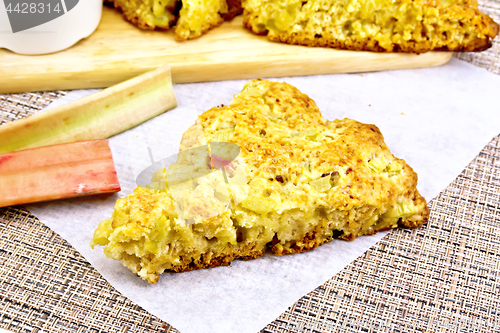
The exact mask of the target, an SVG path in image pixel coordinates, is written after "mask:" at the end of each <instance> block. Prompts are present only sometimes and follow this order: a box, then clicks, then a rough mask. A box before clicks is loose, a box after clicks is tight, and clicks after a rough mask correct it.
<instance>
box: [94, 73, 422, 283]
mask: <svg viewBox="0 0 500 333" xmlns="http://www.w3.org/2000/svg"><path fill="white" fill-rule="evenodd" d="M209 151H210V152H209ZM221 163H222V164H221ZM221 165H222V166H223V167H222V166H221ZM214 167H216V168H218V169H214ZM222 170H224V172H222ZM416 185H417V175H416V173H415V172H414V171H413V170H412V168H411V167H410V166H409V165H408V164H406V162H405V161H404V160H402V159H398V158H396V157H394V156H393V155H392V154H391V153H390V151H389V149H388V147H387V146H386V144H385V143H384V139H383V136H382V134H381V133H380V131H379V129H378V128H377V127H376V126H375V125H367V124H362V123H359V122H357V121H354V120H350V119H342V120H334V121H328V120H326V119H324V118H323V117H322V116H321V113H320V112H319V110H318V107H317V106H316V104H315V103H314V101H313V100H311V99H310V98H309V97H308V96H307V95H305V94H303V93H301V92H300V91H299V90H298V89H296V88H295V87H293V86H291V85H289V84H286V83H278V82H270V81H264V80H255V81H250V82H249V83H247V84H246V85H245V87H244V89H243V90H242V92H241V93H239V94H238V95H236V96H235V98H234V100H233V102H232V103H231V104H230V105H229V106H221V107H215V108H212V109H210V110H208V111H205V112H204V113H203V114H202V115H200V116H199V118H198V120H197V122H196V123H195V124H194V125H193V126H191V127H190V128H189V129H188V130H187V131H186V132H185V133H184V135H183V138H182V142H181V152H180V153H179V155H178V158H177V161H176V162H175V163H173V164H171V165H170V166H169V167H168V170H165V169H161V170H159V171H158V172H157V173H156V174H155V175H154V176H153V179H152V182H151V184H149V185H148V186H147V187H146V188H144V187H138V188H137V189H136V190H135V191H134V192H133V193H132V194H130V195H128V196H127V197H125V198H122V199H119V200H118V201H117V203H116V206H115V210H114V212H113V216H112V217H111V218H110V219H108V220H105V221H103V222H101V223H100V224H99V226H98V228H97V229H96V231H95V234H94V237H93V239H92V241H91V245H92V246H95V245H101V246H104V253H105V254H106V255H107V256H108V257H109V258H113V259H115V260H120V261H121V262H122V263H123V264H124V265H125V266H127V267H128V268H129V269H130V270H132V272H134V273H136V274H137V275H139V276H140V277H142V278H143V279H145V280H148V281H149V282H151V283H155V282H157V281H158V278H159V274H161V273H162V272H163V271H165V270H168V271H173V272H183V271H188V270H192V269H197V268H207V267H214V266H220V265H227V264H228V263H229V262H230V261H231V260H234V259H252V258H257V257H259V256H261V255H262V254H263V253H265V252H266V251H269V252H272V253H275V254H278V255H282V254H286V253H298V252H303V251H309V250H311V249H314V248H315V247H317V246H319V245H321V244H323V243H326V242H330V241H331V240H332V239H333V238H341V239H345V240H353V239H355V238H356V237H358V236H361V235H371V234H374V233H375V232H378V231H381V230H387V229H392V228H396V227H397V226H404V227H418V226H421V225H423V224H424V223H425V222H426V221H427V218H428V216H429V210H428V208H427V205H426V201H425V199H424V198H423V197H422V196H421V195H420V194H419V192H418V191H417V188H416Z"/></svg>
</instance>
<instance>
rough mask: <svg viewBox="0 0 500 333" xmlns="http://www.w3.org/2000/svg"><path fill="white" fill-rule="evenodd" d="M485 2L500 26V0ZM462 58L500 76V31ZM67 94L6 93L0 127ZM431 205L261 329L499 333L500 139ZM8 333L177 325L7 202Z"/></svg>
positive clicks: (0, 280) (0, 273) (3, 245)
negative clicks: (419, 221)
mask: <svg viewBox="0 0 500 333" xmlns="http://www.w3.org/2000/svg"><path fill="white" fill-rule="evenodd" d="M481 9H482V10H483V11H484V12H486V13H487V14H489V15H490V16H492V17H493V18H494V19H495V20H496V21H497V22H500V1H499V0H494V1H491V0H490V1H486V2H483V3H482V8H481ZM455 56H456V57H458V58H460V59H462V60H465V61H468V62H471V63H473V64H474V65H477V66H480V67H485V68H487V69H488V70H490V71H492V72H494V73H496V74H500V41H499V38H498V37H497V38H496V40H495V41H494V45H493V47H492V48H491V49H489V50H488V51H486V52H483V53H478V54H458V55H455ZM64 94H65V92H63V91H57V92H50V93H26V94H11V95H0V122H1V123H2V124H3V123H8V122H11V121H13V120H15V119H19V118H23V117H26V116H28V115H30V114H33V113H35V112H37V111H39V110H41V109H42V108H44V107H45V106H47V105H48V104H50V103H51V102H52V101H54V100H56V99H57V98H59V97H61V96H63V95H64ZM429 206H430V208H431V217H430V220H429V223H428V225H427V226H425V227H423V228H420V229H416V230H397V231H395V232H392V233H390V234H389V235H387V236H386V237H385V238H384V239H383V240H382V241H380V242H379V243H377V244H376V245H375V246H374V247H373V248H371V249H370V250H369V251H367V252H366V253H365V254H364V255H363V256H362V257H360V258H358V259H357V260H355V261H354V262H352V263H351V264H350V265H349V266H347V267H346V268H345V269H343V270H342V271H341V272H340V273H339V274H337V275H335V276H334V277H332V278H331V279H330V280H329V281H327V282H326V283H325V284H323V285H322V286H320V287H318V288H316V289H315V290H314V291H312V292H311V293H309V294H307V295H305V296H304V297H302V298H301V299H300V300H299V301H297V302H296V303H295V304H293V305H292V306H291V307H290V308H289V309H288V310H287V311H286V312H285V313H283V314H282V315H281V316H280V317H278V318H277V319H276V320H275V321H273V322H272V323H270V324H269V325H267V327H265V328H263V331H262V332H334V331H342V332H343V331H352V332H360V331H361V332H485V333H489V332H500V241H499V240H500V228H499V227H498V226H499V225H498V223H499V221H500V135H499V136H497V137H495V138H493V140H492V141H491V142H490V143H489V144H488V145H487V146H486V147H485V148H484V149H483V150H482V151H481V152H480V153H479V155H478V156H477V157H476V158H475V159H474V160H473V161H472V162H471V163H470V164H469V165H468V166H467V167H466V168H465V169H464V170H463V172H462V173H461V174H460V175H459V176H458V177H457V179H456V180H455V181H454V182H453V183H452V184H450V185H449V186H448V187H447V188H446V189H445V190H444V191H442V192H441V193H440V195H439V196H438V197H436V198H435V199H434V200H432V201H431V202H430V203H429ZM0 328H6V329H9V330H12V331H15V332H160V331H161V332H177V330H175V329H174V328H173V327H171V326H170V325H169V324H168V323H165V322H163V321H161V320H159V319H158V318H156V317H155V316H153V315H151V314H149V313H148V312H147V311H145V310H144V309H142V308H141V307H139V306H137V305H134V304H132V303H131V301H130V300H128V299H127V298H125V297H123V296H122V295H121V294H120V293H119V292H118V291H116V290H115V289H114V288H113V287H111V286H110V285H109V284H108V283H107V282H106V281H105V280H104V279H103V278H102V277H101V275H100V274H99V273H98V272H97V271H96V270H95V269H94V268H92V267H91V266H90V264H89V263H88V262H86V260H85V259H84V258H83V257H82V256H81V255H80V254H79V253H78V252H77V251H76V250H75V249H74V248H73V247H72V246H71V245H69V244H68V243H67V242H66V241H65V240H64V239H62V238H61V237H59V236H58V235H57V234H55V233H54V232H52V231H51V230H50V229H49V228H48V227H46V226H45V225H43V224H42V223H40V221H38V219H37V218H36V217H35V216H33V215H31V214H30V213H29V212H27V211H26V210H24V209H23V208H21V207H10V208H0Z"/></svg>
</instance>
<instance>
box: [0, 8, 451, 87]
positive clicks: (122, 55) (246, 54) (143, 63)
mask: <svg viewBox="0 0 500 333" xmlns="http://www.w3.org/2000/svg"><path fill="white" fill-rule="evenodd" d="M451 56H452V54H451V53H446V52H429V53H425V54H421V55H414V54H396V53H375V52H357V51H343V50H334V49H327V48H313V47H304V46H296V45H286V44H280V43H274V42H269V41H268V40H267V39H266V37H264V36H256V35H254V34H252V33H251V32H249V31H247V30H246V29H244V28H243V26H242V18H241V17H237V18H236V19H234V20H233V21H232V22H226V23H224V24H223V25H222V26H221V27H218V28H216V29H214V30H212V31H210V32H209V33H208V34H207V35H205V36H202V37H201V38H198V39H195V40H191V41H186V42H176V41H175V40H174V35H173V31H167V32H164V31H143V30H139V29H137V28H136V27H134V26H133V25H131V24H129V23H127V22H125V21H124V20H123V19H122V17H121V15H120V14H119V13H117V12H116V11H114V10H113V9H110V8H107V7H105V8H104V11H103V17H102V20H101V23H100V25H99V27H98V29H97V30H96V31H95V33H94V34H92V35H91V36H90V37H89V38H87V39H84V40H82V41H80V42H78V43H77V44H76V45H75V46H73V47H71V48H69V49H67V50H65V51H61V52H58V53H53V54H48V55H39V56H23V55H17V54H14V53H12V52H10V51H8V50H6V49H0V93H13V92H28V91H47V90H62V89H78V88H100V87H108V86H110V85H113V84H115V83H118V82H121V81H123V80H126V79H129V78H131V77H133V76H136V75H138V74H142V73H144V72H146V71H149V70H152V69H154V68H157V67H158V66H161V65H164V64H166V63H168V64H169V65H170V67H171V70H172V77H173V81H174V82H175V83H183V82H204V81H219V80H230V79H251V78H258V77H283V76H297V75H312V74H332V73H354V72H367V71H380V70H390V69H405V68H421V67H431V66H439V65H442V64H444V63H446V62H447V61H448V60H450V58H451Z"/></svg>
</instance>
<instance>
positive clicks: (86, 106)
mask: <svg viewBox="0 0 500 333" xmlns="http://www.w3.org/2000/svg"><path fill="white" fill-rule="evenodd" d="M176 105H177V101H176V99H175V95H174V91H173V87H172V80H171V77H170V68H169V67H168V66H162V67H159V68H158V69H156V70H154V71H151V72H148V73H145V74H143V75H140V76H138V77H135V78H133V79H131V80H128V81H125V82H122V83H120V84H117V85H115V86H112V87H109V88H107V89H104V90H101V91H99V92H97V93H95V94H92V95H90V96H87V97H84V98H82V99H80V100H77V101H74V102H71V103H68V104H65V105H61V106H59V107H55V108H53V109H49V110H47V111H43V112H40V113H37V114H35V115H33V116H30V117H27V118H24V119H21V120H17V121H14V122H12V123H9V124H6V125H2V126H0V153H4V152H10V151H16V150H20V149H28V148H35V147H41V146H47V145H54V144H60V143H67V142H75V141H85V140H92V139H106V138H109V137H111V136H113V135H115V134H118V133H120V132H123V131H125V130H127V129H129V128H132V127H134V126H137V125H139V124H141V123H143V122H144V121H146V120H148V119H151V118H153V117H155V116H157V115H159V114H161V113H163V112H165V111H167V110H169V109H171V108H173V107H175V106H176Z"/></svg>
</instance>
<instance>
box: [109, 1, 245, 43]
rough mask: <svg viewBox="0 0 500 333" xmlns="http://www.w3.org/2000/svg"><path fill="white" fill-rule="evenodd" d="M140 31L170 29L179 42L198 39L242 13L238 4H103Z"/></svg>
mask: <svg viewBox="0 0 500 333" xmlns="http://www.w3.org/2000/svg"><path fill="white" fill-rule="evenodd" d="M105 2H107V3H108V4H112V5H113V6H114V7H115V8H118V9H120V10H121V11H122V13H123V17H124V18H125V19H126V20H127V21H129V22H131V23H132V24H134V25H135V26H137V27H139V28H141V29H162V30H167V29H170V27H171V26H173V25H174V24H175V25H176V27H175V39H176V40H179V41H183V40H188V39H193V38H197V37H200V36H201V35H203V34H205V33H207V32H208V31H209V30H210V29H212V28H214V27H217V26H219V25H221V24H222V22H223V21H224V20H226V21H229V20H231V19H233V18H234V16H236V15H239V14H241V13H242V12H243V9H242V7H241V0H227V1H226V0H182V1H181V0H105Z"/></svg>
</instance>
